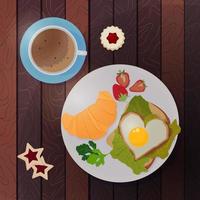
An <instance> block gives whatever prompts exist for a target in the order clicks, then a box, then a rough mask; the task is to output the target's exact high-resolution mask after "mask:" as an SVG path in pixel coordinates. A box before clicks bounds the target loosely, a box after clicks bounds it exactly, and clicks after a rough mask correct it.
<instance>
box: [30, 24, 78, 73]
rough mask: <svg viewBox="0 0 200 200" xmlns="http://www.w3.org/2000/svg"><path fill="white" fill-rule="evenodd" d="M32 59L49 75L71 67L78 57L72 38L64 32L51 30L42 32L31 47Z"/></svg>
mask: <svg viewBox="0 0 200 200" xmlns="http://www.w3.org/2000/svg"><path fill="white" fill-rule="evenodd" d="M31 55H32V59H33V61H34V62H35V64H36V65H37V67H38V68H39V69H40V70H42V71H45V72H47V73H57V72H60V71H63V70H65V69H67V68H69V67H70V65H71V64H72V63H73V60H74V58H75V56H76V46H75V42H74V40H73V39H72V36H71V35H69V34H68V33H66V32H65V31H63V30H60V29H56V28H50V29H47V30H44V31H42V32H40V33H39V34H38V35H37V36H36V37H35V38H34V40H33V42H32V46H31Z"/></svg>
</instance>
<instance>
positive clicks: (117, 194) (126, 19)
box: [114, 0, 137, 200]
mask: <svg viewBox="0 0 200 200" xmlns="http://www.w3.org/2000/svg"><path fill="white" fill-rule="evenodd" d="M114 25H115V26H118V27H120V28H122V30H123V32H124V33H125V38H126V39H125V44H124V45H123V47H122V48H121V49H119V50H118V51H116V52H114V63H116V64H119V63H123V64H130V65H131V64H132V65H137V1H136V0H128V1H121V0H115V1H114ZM122 69H123V65H122ZM114 199H115V200H121V199H126V200H134V199H137V183H136V182H131V183H124V184H114Z"/></svg>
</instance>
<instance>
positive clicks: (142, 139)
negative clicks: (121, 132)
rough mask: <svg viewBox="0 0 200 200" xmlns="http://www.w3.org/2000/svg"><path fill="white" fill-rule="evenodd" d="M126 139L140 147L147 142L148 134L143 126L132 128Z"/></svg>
mask: <svg viewBox="0 0 200 200" xmlns="http://www.w3.org/2000/svg"><path fill="white" fill-rule="evenodd" d="M128 139H129V142H130V143H131V144H132V145H134V146H136V147H141V146H143V145H145V144H146V143H147V142H148V139H149V136H148V132H147V131H146V129H145V128H134V129H132V130H131V131H130V132H129V135H128Z"/></svg>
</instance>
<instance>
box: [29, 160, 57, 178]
mask: <svg viewBox="0 0 200 200" xmlns="http://www.w3.org/2000/svg"><path fill="white" fill-rule="evenodd" d="M53 167H54V166H53V165H50V164H48V163H46V162H45V160H44V157H41V158H40V160H39V161H38V163H37V164H35V165H34V166H33V167H32V168H33V176H32V178H33V179H34V178H37V177H42V178H44V179H46V180H48V172H49V170H51V169H52V168H53Z"/></svg>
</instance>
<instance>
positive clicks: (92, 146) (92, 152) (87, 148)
mask: <svg viewBox="0 0 200 200" xmlns="http://www.w3.org/2000/svg"><path fill="white" fill-rule="evenodd" d="M76 151H77V152H78V154H79V155H80V156H82V160H84V161H87V163H89V164H91V165H96V166H97V167H99V166H100V165H104V163H105V161H104V158H105V157H106V156H107V155H108V154H103V153H102V152H101V151H100V150H99V149H97V145H96V143H94V142H93V141H89V142H88V144H85V143H84V144H81V145H79V146H77V147H76Z"/></svg>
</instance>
